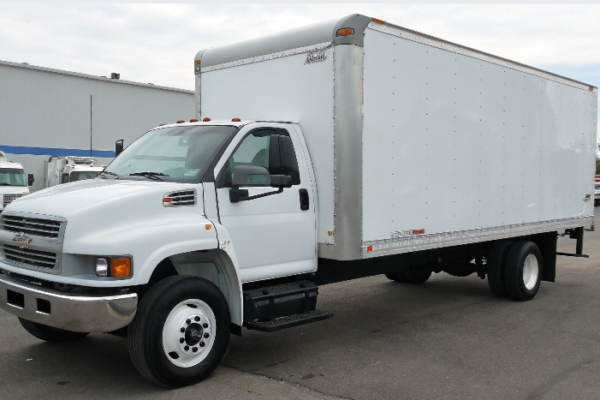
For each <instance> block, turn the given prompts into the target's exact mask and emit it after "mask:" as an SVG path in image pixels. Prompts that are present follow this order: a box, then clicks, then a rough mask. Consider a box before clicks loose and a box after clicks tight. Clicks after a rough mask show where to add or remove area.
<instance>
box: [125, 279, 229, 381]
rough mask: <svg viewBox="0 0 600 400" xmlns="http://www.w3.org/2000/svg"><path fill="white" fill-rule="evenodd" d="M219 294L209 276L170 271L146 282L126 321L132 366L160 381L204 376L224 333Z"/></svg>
mask: <svg viewBox="0 0 600 400" xmlns="http://www.w3.org/2000/svg"><path fill="white" fill-rule="evenodd" d="M230 324H231V319H230V314H229V307H228V306H227V301H226V300H225V298H224V297H223V294H222V293H221V291H220V290H219V288H217V287H216V286H215V285H213V284H212V283H211V282H209V281H207V280H205V279H201V278H196V277H184V276H174V277H169V278H166V279H164V280H162V281H160V282H158V283H157V284H156V285H154V286H153V287H151V288H150V290H149V291H148V292H147V293H146V295H145V296H144V298H143V299H142V301H141V302H140V306H139V308H138V312H137V314H136V316H135V318H134V320H133V322H132V323H131V325H130V326H129V331H128V339H127V340H128V343H127V344H128V347H129V354H130V356H131V360H132V362H133V364H134V366H135V367H136V369H137V370H138V371H139V372H140V373H141V374H142V376H144V377H145V378H146V379H148V380H150V381H152V382H154V383H156V384H159V385H161V386H165V387H181V386H186V385H191V384H194V383H198V382H200V381H202V380H203V379H205V378H206V377H208V376H209V375H210V374H211V373H212V372H213V371H214V370H215V368H216V367H217V366H218V365H219V363H220V362H221V359H222V358H223V355H224V354H225V351H226V350H227V346H228V344H229V334H230Z"/></svg>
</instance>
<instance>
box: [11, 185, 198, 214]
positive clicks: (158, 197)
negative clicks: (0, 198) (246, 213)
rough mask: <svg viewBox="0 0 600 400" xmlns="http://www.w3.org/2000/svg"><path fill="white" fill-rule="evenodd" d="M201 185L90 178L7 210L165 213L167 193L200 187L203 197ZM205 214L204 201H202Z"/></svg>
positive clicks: (55, 188)
mask: <svg viewBox="0 0 600 400" xmlns="http://www.w3.org/2000/svg"><path fill="white" fill-rule="evenodd" d="M201 187H202V186H201V185H192V184H181V183H176V182H156V181H137V180H135V181H134V180H117V179H89V180H84V181H79V182H73V183H67V184H62V185H57V186H53V187H51V188H48V189H44V190H40V191H38V192H35V193H33V194H30V195H27V196H24V197H22V198H20V199H17V200H15V201H13V202H12V203H11V204H9V205H8V206H7V207H6V210H5V211H7V212H10V211H20V212H30V213H36V214H45V215H53V216H58V217H65V218H67V219H70V217H79V216H83V215H82V214H87V213H90V212H91V213H94V214H96V213H97V212H101V213H102V212H110V211H111V210H112V211H117V210H123V209H128V210H130V212H133V213H136V210H137V211H140V210H141V209H143V210H144V212H146V213H148V212H156V211H159V212H162V211H163V210H164V208H165V207H163V205H162V198H163V196H164V195H165V194H166V193H169V192H173V191H180V190H185V189H187V190H190V189H197V190H198V196H197V197H198V199H199V200H200V199H201V198H202V189H201ZM198 206H199V211H198V213H200V214H202V212H201V210H202V209H203V207H202V204H201V203H200V204H198Z"/></svg>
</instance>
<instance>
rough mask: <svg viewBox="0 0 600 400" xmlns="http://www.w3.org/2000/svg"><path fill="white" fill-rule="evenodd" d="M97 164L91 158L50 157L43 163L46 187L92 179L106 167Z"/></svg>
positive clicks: (96, 161)
mask: <svg viewBox="0 0 600 400" xmlns="http://www.w3.org/2000/svg"><path fill="white" fill-rule="evenodd" d="M97 163H98V160H96V159H95V158H92V157H56V156H52V157H50V158H49V159H48V161H45V162H44V164H45V165H44V169H45V184H46V187H47V188H48V187H51V186H56V185H60V184H61V183H69V182H77V181H83V180H86V179H93V178H95V177H96V176H98V174H99V173H100V172H102V171H103V170H104V168H105V167H106V166H105V165H96V164H97Z"/></svg>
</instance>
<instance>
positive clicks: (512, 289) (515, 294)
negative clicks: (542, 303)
mask: <svg viewBox="0 0 600 400" xmlns="http://www.w3.org/2000/svg"><path fill="white" fill-rule="evenodd" d="M505 268H506V270H505V273H504V286H505V287H506V293H507V294H508V296H509V297H510V298H511V299H513V300H521V301H525V300H531V299H533V298H534V297H535V295H536V294H537V292H538V290H539V288H540V283H541V277H542V253H541V252H540V249H539V248H538V247H537V246H536V244H535V243H533V242H529V241H526V240H523V241H520V242H517V243H515V244H514V245H513V246H512V247H511V248H510V251H509V252H508V255H507V256H506V264H505Z"/></svg>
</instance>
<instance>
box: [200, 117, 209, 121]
mask: <svg viewBox="0 0 600 400" xmlns="http://www.w3.org/2000/svg"><path fill="white" fill-rule="evenodd" d="M202 122H210V118H208V117H206V118H204V119H203V120H202Z"/></svg>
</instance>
